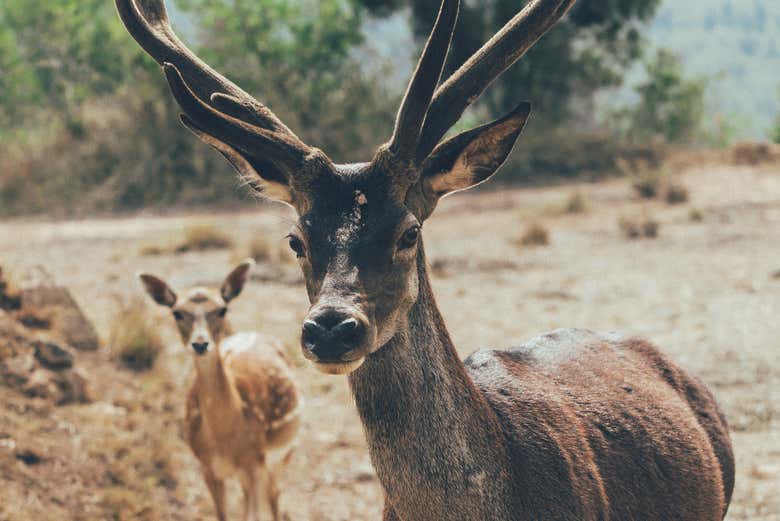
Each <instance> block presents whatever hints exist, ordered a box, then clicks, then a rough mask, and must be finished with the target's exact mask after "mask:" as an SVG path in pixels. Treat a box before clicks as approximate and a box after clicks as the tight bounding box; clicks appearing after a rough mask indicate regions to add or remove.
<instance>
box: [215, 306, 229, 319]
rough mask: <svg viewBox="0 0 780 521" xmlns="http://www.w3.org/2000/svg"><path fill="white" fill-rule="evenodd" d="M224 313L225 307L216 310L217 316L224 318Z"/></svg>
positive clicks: (225, 311)
mask: <svg viewBox="0 0 780 521" xmlns="http://www.w3.org/2000/svg"><path fill="white" fill-rule="evenodd" d="M226 314H227V308H221V309H219V310H218V311H217V316H218V317H219V318H224V317H225V315H226Z"/></svg>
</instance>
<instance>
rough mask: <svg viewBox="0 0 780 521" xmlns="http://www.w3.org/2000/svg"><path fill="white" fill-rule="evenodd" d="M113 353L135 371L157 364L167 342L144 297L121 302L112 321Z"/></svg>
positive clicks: (111, 343) (111, 341) (111, 340)
mask: <svg viewBox="0 0 780 521" xmlns="http://www.w3.org/2000/svg"><path fill="white" fill-rule="evenodd" d="M109 342H110V346H111V353H112V355H113V356H114V358H116V359H117V360H118V361H119V363H120V364H122V365H123V366H124V367H127V368H128V369H132V370H134V371H145V370H147V369H151V368H152V367H153V366H154V362H155V360H156V359H157V356H158V355H159V354H160V353H161V352H162V350H163V348H164V344H163V341H162V338H161V337H160V334H159V332H158V330H157V327H156V326H155V324H154V323H153V322H152V320H151V319H150V318H149V315H148V311H147V305H146V302H144V301H143V300H141V299H133V300H131V301H129V302H125V303H122V304H120V306H119V309H118V310H117V312H116V315H115V317H114V321H113V323H112V325H111V334H110V340H109Z"/></svg>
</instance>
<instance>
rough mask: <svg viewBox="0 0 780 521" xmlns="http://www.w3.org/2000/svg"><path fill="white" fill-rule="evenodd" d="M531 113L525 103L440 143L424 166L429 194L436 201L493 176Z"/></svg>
mask: <svg viewBox="0 0 780 521" xmlns="http://www.w3.org/2000/svg"><path fill="white" fill-rule="evenodd" d="M530 113H531V105H530V103H527V102H524V103H521V104H520V105H519V106H518V107H517V108H515V109H514V110H513V111H512V112H510V113H509V114H508V115H506V116H504V117H503V118H501V119H499V120H496V121H493V122H492V123H488V124H487V125H483V126H481V127H478V128H475V129H472V130H469V131H467V132H463V133H462V134H459V135H457V136H455V137H453V138H451V139H448V140H447V141H445V142H444V143H442V144H440V145H439V146H437V147H436V149H435V150H434V151H433V152H432V153H431V155H430V156H429V157H428V159H426V160H425V162H424V163H423V166H422V174H421V180H422V183H423V193H424V194H425V197H426V198H428V199H433V201H431V202H433V203H435V201H436V200H438V199H439V198H441V197H443V196H445V195H447V194H450V193H452V192H457V191H459V190H465V189H467V188H471V187H472V186H475V185H478V184H479V183H481V182H483V181H485V180H487V179H488V178H490V176H492V175H493V174H494V173H496V171H497V170H498V169H499V168H500V167H501V165H503V164H504V161H506V158H507V157H508V156H509V153H510V152H511V151H512V148H513V147H514V146H515V141H517V138H518V136H519V135H520V132H521V131H522V130H523V127H524V126H525V122H526V121H527V120H528V115H529V114H530Z"/></svg>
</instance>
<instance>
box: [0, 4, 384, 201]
mask: <svg viewBox="0 0 780 521" xmlns="http://www.w3.org/2000/svg"><path fill="white" fill-rule="evenodd" d="M173 1H175V2H176V4H177V5H178V6H179V10H178V11H177V12H178V13H179V14H180V15H182V13H183V15H182V16H177V18H179V19H180V20H181V19H185V21H186V22H191V23H190V24H188V25H189V26H193V27H196V28H197V37H196V38H188V39H189V40H194V41H195V43H196V44H195V45H193V47H195V49H196V51H197V52H198V54H199V55H201V56H202V57H203V58H204V59H206V60H207V61H209V62H210V63H211V64H212V65H213V66H214V67H215V68H217V69H218V70H220V71H223V72H224V73H226V74H227V75H228V76H229V77H231V78H233V79H234V80H235V81H236V82H237V83H238V84H240V85H241V86H242V87H244V88H245V89H247V90H248V91H249V92H256V93H257V95H258V98H259V99H260V100H262V101H264V102H267V103H268V104H269V105H270V106H272V107H273V109H274V110H275V111H276V112H277V113H278V114H279V115H280V117H282V119H283V120H284V121H285V122H287V123H288V124H289V125H290V126H291V127H292V128H294V129H295V130H297V131H299V132H300V134H301V137H303V138H304V139H305V140H307V141H309V142H311V143H312V144H313V145H316V146H321V147H322V148H324V149H326V150H327V151H328V152H329V153H331V154H333V156H334V157H335V158H339V157H346V156H347V155H349V157H350V158H352V159H353V160H354V158H355V157H356V155H357V156H358V157H359V155H358V154H364V157H365V158H368V157H369V155H368V154H370V153H372V152H373V149H374V146H375V145H376V144H377V143H379V142H380V141H382V140H383V139H386V138H387V136H388V135H389V133H390V131H391V129H392V120H393V115H394V109H395V103H394V101H395V100H393V99H392V97H393V95H392V93H385V92H384V91H383V89H382V85H381V82H378V81H373V80H372V78H370V77H365V76H364V74H363V71H362V70H361V67H360V66H359V64H358V63H357V60H356V59H355V58H354V56H353V53H352V50H353V49H354V48H355V46H357V45H359V44H360V42H361V41H362V34H361V19H362V13H363V11H364V9H363V8H362V7H361V6H360V5H358V4H354V3H352V1H351V0H322V1H319V2H318V1H315V0H294V1H290V0H259V1H255V0H209V1H206V0H169V4H170V3H171V2H173ZM190 32H191V31H190ZM187 36H190V35H187ZM0 89H2V90H0V92H2V95H1V96H0V213H4V214H8V213H19V212H27V213H29V212H55V211H64V212H73V211H76V210H77V209H80V210H86V211H89V210H95V209H97V210H102V211H106V210H117V209H131V208H140V207H145V206H170V205H173V204H202V203H206V204H212V205H213V204H215V203H220V202H226V201H235V200H236V198H237V197H236V190H235V188H236V184H237V182H236V180H235V176H234V175H233V174H232V172H231V170H230V167H229V166H228V165H227V164H226V163H225V162H224V161H223V160H222V159H221V158H220V156H219V154H216V153H214V152H213V151H212V150H210V149H209V148H208V147H206V146H204V145H202V144H201V143H199V142H198V141H197V140H196V139H195V138H194V137H193V136H191V135H189V134H188V133H187V132H186V131H184V130H183V129H182V127H181V125H180V124H179V122H178V118H177V117H176V116H177V113H178V107H177V106H176V104H175V103H174V102H173V101H172V99H171V96H170V94H169V93H168V89H167V86H166V85H165V81H164V79H163V75H162V74H161V73H160V70H159V67H158V66H157V64H156V63H155V62H154V61H153V60H152V59H151V58H149V57H148V56H146V54H145V53H144V52H143V51H142V50H141V49H140V47H139V46H138V45H137V44H136V43H135V42H134V41H132V39H131V37H130V36H129V35H128V34H127V32H126V31H125V29H124V28H123V27H122V24H121V22H120V21H119V18H118V16H117V14H116V11H115V8H114V6H113V2H111V1H110V0H57V1H56V2H43V1H35V2H31V1H29V0H2V1H0Z"/></svg>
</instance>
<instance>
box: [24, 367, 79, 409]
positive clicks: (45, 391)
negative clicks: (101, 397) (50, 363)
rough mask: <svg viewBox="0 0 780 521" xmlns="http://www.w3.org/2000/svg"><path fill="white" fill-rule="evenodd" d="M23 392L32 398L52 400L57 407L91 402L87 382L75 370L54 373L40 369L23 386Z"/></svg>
mask: <svg viewBox="0 0 780 521" xmlns="http://www.w3.org/2000/svg"><path fill="white" fill-rule="evenodd" d="M22 392H24V394H26V395H27V396H30V397H35V398H44V399H47V400H51V401H53V402H54V403H55V404H57V405H66V404H69V403H89V401H90V397H89V393H88V392H87V383H86V380H85V379H84V377H83V376H81V374H79V373H78V372H76V371H74V370H66V371H61V372H57V373H54V372H51V371H46V370H44V369H38V370H36V371H34V372H33V373H32V374H31V375H30V377H29V379H28V381H27V382H26V383H25V384H24V385H23V386H22Z"/></svg>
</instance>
